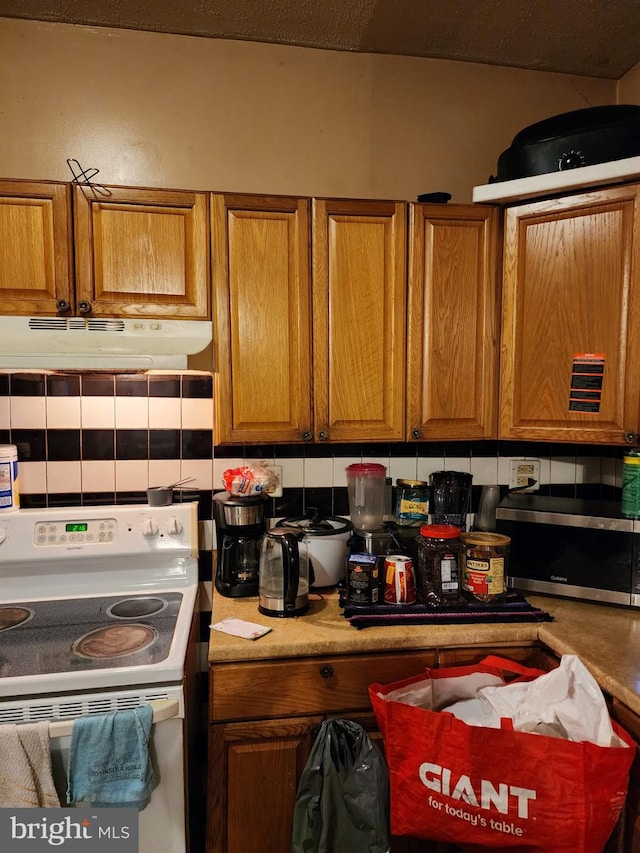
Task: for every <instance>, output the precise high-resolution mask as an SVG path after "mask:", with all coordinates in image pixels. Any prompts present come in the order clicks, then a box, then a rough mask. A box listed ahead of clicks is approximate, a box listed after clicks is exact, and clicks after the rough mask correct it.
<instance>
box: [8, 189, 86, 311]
mask: <svg viewBox="0 0 640 853" xmlns="http://www.w3.org/2000/svg"><path fill="white" fill-rule="evenodd" d="M0 300H1V301H2V306H1V308H0V312H1V313H3V314H17V315H31V314H55V313H56V303H57V302H58V300H64V301H66V302H67V303H68V304H72V303H73V272H72V267H71V191H70V187H69V185H68V184H62V183H53V182H48V181H40V182H36V181H19V180H15V181H13V180H12V181H0Z"/></svg>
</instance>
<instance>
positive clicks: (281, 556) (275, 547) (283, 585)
mask: <svg viewBox="0 0 640 853" xmlns="http://www.w3.org/2000/svg"><path fill="white" fill-rule="evenodd" d="M308 609H309V555H308V552H307V546H306V544H305V542H304V533H303V532H302V531H294V530H292V529H291V528H285V527H274V528H273V529H272V530H268V531H267V532H266V533H265V534H264V536H263V537H262V544H261V548H260V579H259V590H258V610H259V611H260V613H263V614H264V615H265V616H302V614H303V613H306V612H307V610H308Z"/></svg>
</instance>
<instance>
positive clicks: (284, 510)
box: [270, 488, 304, 518]
mask: <svg viewBox="0 0 640 853" xmlns="http://www.w3.org/2000/svg"><path fill="white" fill-rule="evenodd" d="M303 491H304V489H299V488H292V489H287V488H284V489H283V490H282V495H281V496H280V497H279V498H274V499H273V502H274V509H273V515H271V516H270V518H280V517H289V516H292V515H302V508H303V505H304V504H303Z"/></svg>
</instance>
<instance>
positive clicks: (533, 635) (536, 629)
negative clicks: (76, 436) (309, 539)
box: [209, 589, 640, 714]
mask: <svg viewBox="0 0 640 853" xmlns="http://www.w3.org/2000/svg"><path fill="white" fill-rule="evenodd" d="M526 598H527V601H529V602H530V603H531V604H533V605H535V606H537V607H539V608H540V609H542V610H545V611H546V612H547V613H549V614H551V615H552V616H553V617H554V621H553V622H536V623H530V622H524V623H518V624H488V625H433V626H432V625H410V626H406V625H402V626H391V625H388V626H384V627H380V628H378V627H373V628H363V629H361V630H358V629H356V628H354V627H353V626H351V625H350V624H349V623H348V622H347V620H346V619H345V618H344V617H343V616H342V611H341V609H340V606H339V600H338V593H337V590H334V589H331V590H328V591H326V590H322V591H320V592H314V593H312V595H311V602H310V609H309V612H308V613H307V614H305V615H304V616H299V617H297V618H293V619H278V618H273V617H269V616H263V615H262V614H261V613H259V612H258V600H257V598H238V599H231V598H224V597H223V596H221V595H219V594H218V593H215V594H214V599H213V613H212V620H211V621H212V624H213V623H215V622H219V621H221V620H222V619H225V618H226V617H228V616H234V617H236V618H238V619H243V620H247V621H249V622H256V623H258V624H260V625H265V626H268V627H270V628H271V629H272V630H271V631H270V632H269V633H268V634H265V635H264V636H262V637H260V638H259V639H258V640H244V639H241V638H239V637H233V636H231V635H229V634H225V633H222V632H220V631H215V630H211V632H210V642H209V663H210V664H215V663H230V662H240V661H259V660H267V659H274V658H291V657H310V656H318V655H339V654H354V653H365V652H380V651H398V650H400V649H407V650H409V649H429V648H451V647H454V646H470V645H474V644H477V645H483V646H485V645H491V646H501V645H504V646H505V648H504V651H503V654H504V655H505V656H506V657H508V645H509V644H522V643H528V642H530V643H534V642H536V641H537V640H539V641H540V642H541V643H543V644H544V645H545V646H547V647H548V648H550V649H551V650H552V651H553V652H555V653H556V654H557V655H563V654H575V655H577V656H578V657H579V658H580V660H581V661H582V662H583V663H584V664H585V666H587V667H588V669H589V670H590V671H591V673H592V674H593V676H594V677H595V678H596V680H597V681H598V683H599V684H600V686H601V687H602V689H603V690H605V691H606V692H607V693H609V694H611V695H612V696H614V697H616V698H617V699H619V700H620V701H621V702H623V703H624V704H625V705H627V706H628V707H629V708H631V710H633V711H634V712H635V713H637V714H640V692H639V691H640V610H630V609H626V608H621V607H613V606H610V605H604V604H586V603H583V602H578V601H572V600H569V599H561V598H555V597H551V596H542V595H527V596H526Z"/></svg>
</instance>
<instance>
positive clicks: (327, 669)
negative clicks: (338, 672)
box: [320, 663, 333, 678]
mask: <svg viewBox="0 0 640 853" xmlns="http://www.w3.org/2000/svg"><path fill="white" fill-rule="evenodd" d="M332 675H333V667H332V666H331V664H330V663H327V664H325V665H324V666H321V667H320V677H321V678H331V676H332Z"/></svg>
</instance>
